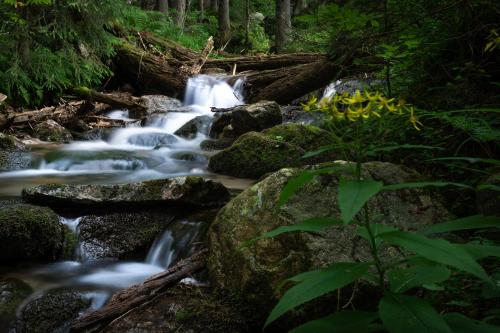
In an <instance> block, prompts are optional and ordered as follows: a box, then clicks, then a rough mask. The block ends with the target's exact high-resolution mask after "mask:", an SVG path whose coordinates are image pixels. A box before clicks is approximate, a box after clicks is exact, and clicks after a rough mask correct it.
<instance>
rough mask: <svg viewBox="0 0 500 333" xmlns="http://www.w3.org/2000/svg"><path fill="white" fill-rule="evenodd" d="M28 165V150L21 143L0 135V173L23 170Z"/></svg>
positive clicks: (29, 161) (29, 157)
mask: <svg viewBox="0 0 500 333" xmlns="http://www.w3.org/2000/svg"><path fill="white" fill-rule="evenodd" d="M30 163H31V156H30V154H29V152H28V148H27V147H26V146H25V145H24V144H23V143H22V142H21V141H19V140H18V139H16V138H15V137H13V136H10V135H7V134H3V133H0V171H8V170H18V169H24V168H27V167H28V166H29V165H30Z"/></svg>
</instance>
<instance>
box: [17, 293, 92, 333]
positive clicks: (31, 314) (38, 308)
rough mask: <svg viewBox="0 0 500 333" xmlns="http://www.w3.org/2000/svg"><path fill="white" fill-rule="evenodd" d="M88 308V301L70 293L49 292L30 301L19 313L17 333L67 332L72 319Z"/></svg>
mask: <svg viewBox="0 0 500 333" xmlns="http://www.w3.org/2000/svg"><path fill="white" fill-rule="evenodd" d="M89 307H90V301H89V300H88V299H85V298H84V297H83V296H82V295H81V294H79V293H76V292H70V291H51V292H49V293H48V294H45V295H42V296H38V297H36V298H34V299H32V300H30V301H29V302H28V303H27V304H26V306H24V308H23V309H22V311H21V314H20V318H19V319H18V322H17V325H16V332H17V333H47V332H60V333H62V332H68V331H69V327H70V325H71V322H72V320H73V319H75V318H77V317H78V315H79V314H80V313H81V312H82V311H84V310H86V309H87V308H89Z"/></svg>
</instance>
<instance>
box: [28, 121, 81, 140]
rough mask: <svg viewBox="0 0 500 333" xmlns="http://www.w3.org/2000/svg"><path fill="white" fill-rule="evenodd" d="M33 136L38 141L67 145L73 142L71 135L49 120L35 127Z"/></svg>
mask: <svg viewBox="0 0 500 333" xmlns="http://www.w3.org/2000/svg"><path fill="white" fill-rule="evenodd" d="M33 133H34V136H35V137H36V138H39V139H40V140H44V141H50V142H57V143H68V142H70V141H71V140H73V136H72V135H71V133H70V132H69V131H68V130H67V129H66V128H64V127H62V126H61V125H59V124H58V123H56V122H55V121H53V120H51V119H49V120H46V121H44V122H42V123H40V124H38V125H36V126H35V128H34V129H33Z"/></svg>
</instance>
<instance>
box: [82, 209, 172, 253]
mask: <svg viewBox="0 0 500 333" xmlns="http://www.w3.org/2000/svg"><path fill="white" fill-rule="evenodd" d="M173 218H174V217H173V215H169V214H166V213H164V212H158V213H155V212H141V213H113V214H107V215H102V216H96V215H89V216H85V217H83V218H82V219H81V220H80V223H79V225H78V229H79V231H80V255H81V256H82V259H84V260H96V259H104V258H119V259H124V258H130V257H132V256H133V255H136V254H138V253H145V252H146V251H147V250H148V249H149V247H150V246H151V244H152V243H153V241H154V240H155V238H156V236H157V235H158V234H159V233H160V232H161V231H162V230H163V229H165V227H166V226H167V225H168V224H169V223H170V222H171V221H172V220H173Z"/></svg>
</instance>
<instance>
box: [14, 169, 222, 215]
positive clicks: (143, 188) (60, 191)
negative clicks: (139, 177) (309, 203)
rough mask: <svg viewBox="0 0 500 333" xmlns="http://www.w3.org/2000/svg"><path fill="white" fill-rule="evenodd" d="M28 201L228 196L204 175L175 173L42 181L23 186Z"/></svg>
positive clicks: (131, 204) (91, 204) (183, 202)
mask: <svg viewBox="0 0 500 333" xmlns="http://www.w3.org/2000/svg"><path fill="white" fill-rule="evenodd" d="M23 199H24V200H25V201H27V202H30V203H34V204H38V205H45V206H51V207H59V208H68V207H71V206H80V207H88V208H106V209H110V208H130V209H133V208H144V207H148V206H158V207H172V206H195V207H216V206H221V205H223V204H224V203H226V202H227V201H228V199H229V192H228V190H227V189H226V188H225V187H224V186H223V185H222V184H220V183H217V182H214V181H211V180H206V179H203V178H201V177H193V176H190V177H176V178H168V179H159V180H151V181H146V182H140V183H132V184H120V185H60V184H48V185H39V186H35V187H31V188H26V189H24V190H23Z"/></svg>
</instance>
